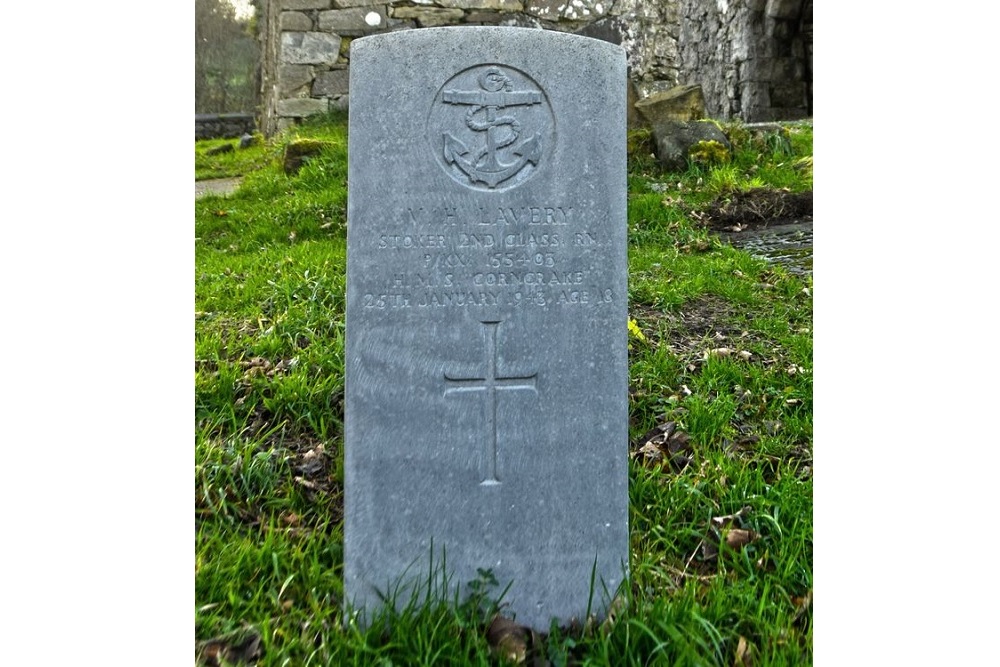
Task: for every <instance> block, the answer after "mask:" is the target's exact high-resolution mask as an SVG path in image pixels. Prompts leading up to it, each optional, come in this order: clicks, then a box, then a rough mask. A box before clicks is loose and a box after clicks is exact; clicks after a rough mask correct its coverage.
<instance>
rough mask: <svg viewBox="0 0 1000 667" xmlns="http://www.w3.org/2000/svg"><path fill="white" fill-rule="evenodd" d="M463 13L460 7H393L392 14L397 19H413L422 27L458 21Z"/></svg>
mask: <svg viewBox="0 0 1000 667" xmlns="http://www.w3.org/2000/svg"><path fill="white" fill-rule="evenodd" d="M464 15H465V12H463V11H462V10H461V9H441V8H439V7H393V8H392V16H393V18H397V19H414V20H415V21H416V22H417V25H418V26H420V27H422V28H433V27H436V26H444V25H449V24H452V23H455V22H456V21H460V20H461V19H462V17H463V16H464Z"/></svg>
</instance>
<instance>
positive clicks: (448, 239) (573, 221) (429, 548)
mask: <svg viewBox="0 0 1000 667" xmlns="http://www.w3.org/2000/svg"><path fill="white" fill-rule="evenodd" d="M350 76H351V82H350V95H351V108H350V114H351V116H350V144H349V151H350V157H349V175H348V183H349V196H348V221H349V222H348V260H347V265H348V268H347V283H348V285H347V341H346V372H347V380H346V407H345V411H346V414H345V465H346V470H345V563H344V576H345V594H346V598H347V601H348V603H349V605H351V606H352V607H353V608H364V609H365V610H366V611H367V612H369V613H368V614H367V618H369V619H370V618H371V612H374V609H375V608H376V607H378V606H379V604H380V603H381V599H382V598H381V596H382V595H386V594H388V596H389V597H390V598H392V599H395V600H396V603H397V606H403V605H405V604H406V602H407V601H409V597H410V594H411V593H412V592H414V591H416V590H417V589H419V588H420V586H421V585H424V584H426V583H427V581H428V573H429V572H432V571H435V570H434V568H435V567H436V566H443V565H444V564H445V563H446V564H447V576H448V577H449V579H448V581H449V584H450V587H449V589H448V590H449V592H450V593H455V592H460V593H467V592H468V590H467V589H466V588H465V585H466V583H467V582H470V581H473V580H476V579H477V578H478V570H480V569H482V570H489V571H491V572H492V574H493V575H494V576H495V577H496V579H497V580H498V582H499V588H498V589H497V590H495V591H493V592H494V593H495V594H499V593H500V592H501V591H502V590H503V589H504V588H505V587H506V586H507V585H508V584H509V585H510V588H509V590H508V591H507V594H506V596H505V598H504V602H505V603H507V606H506V607H505V611H506V612H507V613H508V614H513V615H515V616H516V621H517V622H518V623H521V624H524V625H528V626H531V627H533V628H535V629H536V630H540V631H548V629H549V627H550V621H551V620H552V619H555V620H556V621H557V622H559V623H561V624H566V623H569V622H570V621H571V620H572V619H577V620H582V619H583V618H584V616H585V614H586V613H587V610H588V609H589V610H591V612H593V613H594V614H596V615H597V616H598V617H602V616H603V615H604V613H605V609H606V605H607V604H609V603H610V600H611V597H612V596H613V595H614V594H615V593H616V592H617V589H618V587H619V586H620V584H621V583H622V582H623V581H624V580H625V578H626V577H627V573H628V554H629V540H628V476H627V448H628V390H627V381H628V359H627V355H628V353H627V340H626V336H627V326H626V323H627V297H628V295H627V284H626V274H627V258H626V226H627V223H626V152H625V103H626V65H625V53H624V51H623V50H622V49H621V48H620V47H618V46H616V45H613V44H609V43H607V42H602V41H598V40H593V39H589V38H586V37H580V36H576V35H568V34H564V33H558V32H553V31H543V30H533V29H520V28H500V27H468V28H428V29H422V30H413V31H403V32H397V33H391V34H381V35H375V36H371V37H365V38H361V39H358V40H355V41H354V42H353V43H352V45H351V75H350ZM432 559H433V562H432ZM592 577H593V582H594V587H593V589H592V588H591V582H592ZM438 583H440V582H438ZM412 587H416V588H412ZM395 593H398V596H396V595H394V594H395Z"/></svg>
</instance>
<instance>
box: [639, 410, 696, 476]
mask: <svg viewBox="0 0 1000 667" xmlns="http://www.w3.org/2000/svg"><path fill="white" fill-rule="evenodd" d="M638 442H639V443H640V444H639V446H638V448H637V449H636V451H635V452H633V454H632V457H633V458H635V459H639V460H640V461H642V462H643V463H645V464H646V465H650V466H660V467H664V468H670V469H671V470H673V472H675V473H679V472H681V471H682V470H684V468H686V467H687V466H688V465H689V464H690V463H691V457H692V450H691V437H690V436H689V435H688V434H687V433H685V432H684V431H680V430H678V429H677V424H676V422H672V421H668V422H664V423H662V424H660V425H658V426H656V427H655V428H653V429H652V430H650V431H648V432H647V433H646V434H645V435H643V436H642V437H641V438H639V441H638Z"/></svg>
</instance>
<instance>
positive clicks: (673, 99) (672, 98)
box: [635, 84, 705, 127]
mask: <svg viewBox="0 0 1000 667" xmlns="http://www.w3.org/2000/svg"><path fill="white" fill-rule="evenodd" d="M635 108H636V111H638V112H639V115H640V116H642V118H643V120H645V121H646V122H647V123H648V124H649V125H650V127H653V126H655V125H657V124H659V123H663V122H665V121H670V120H677V121H688V120H698V119H700V118H704V117H705V97H704V96H703V95H702V92H701V86H700V85H698V84H688V85H686V86H675V87H674V88H671V89H670V90H666V91H664V92H662V93H654V94H653V95H650V96H649V97H646V98H644V99H641V100H639V101H638V102H636V103H635Z"/></svg>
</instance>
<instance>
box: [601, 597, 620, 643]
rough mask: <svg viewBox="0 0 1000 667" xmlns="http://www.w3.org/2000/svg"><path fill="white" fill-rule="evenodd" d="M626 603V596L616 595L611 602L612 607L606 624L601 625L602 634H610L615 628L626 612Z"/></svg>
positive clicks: (605, 620)
mask: <svg viewBox="0 0 1000 667" xmlns="http://www.w3.org/2000/svg"><path fill="white" fill-rule="evenodd" d="M625 606H626V601H625V596H624V595H616V596H615V599H614V600H612V601H611V605H610V606H609V607H608V615H607V617H605V619H604V622H603V623H601V632H603V633H604V634H608V633H609V632H611V630H612V629H613V628H614V626H615V622H616V621H617V620H618V619H619V618H620V617H621V615H622V613H624V611H625Z"/></svg>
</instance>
